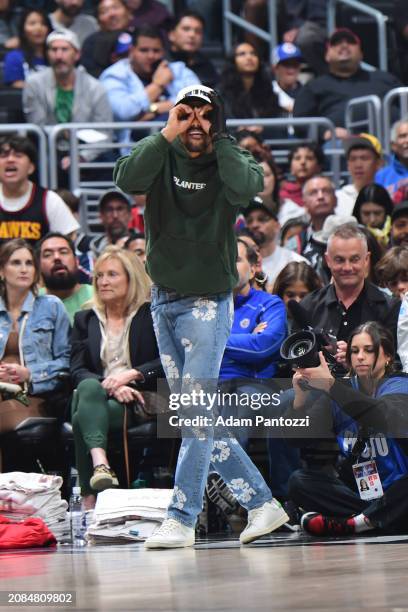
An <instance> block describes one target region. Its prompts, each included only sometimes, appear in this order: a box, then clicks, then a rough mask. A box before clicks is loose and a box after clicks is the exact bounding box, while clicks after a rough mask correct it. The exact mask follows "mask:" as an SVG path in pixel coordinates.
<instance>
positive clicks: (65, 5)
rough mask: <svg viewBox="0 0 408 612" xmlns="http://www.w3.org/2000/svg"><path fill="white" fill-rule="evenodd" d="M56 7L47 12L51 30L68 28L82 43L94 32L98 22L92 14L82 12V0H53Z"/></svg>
mask: <svg viewBox="0 0 408 612" xmlns="http://www.w3.org/2000/svg"><path fill="white" fill-rule="evenodd" d="M55 2H56V5H57V9H56V10H55V11H54V12H53V13H50V14H49V18H50V21H51V25H52V29H53V30H70V31H71V32H73V33H74V34H75V35H76V36H77V37H78V40H79V44H80V45H82V43H83V42H84V40H85V38H87V36H89V35H90V34H92V32H96V30H97V29H98V23H97V21H96V19H95V17H93V16H92V15H86V14H85V13H83V12H82V9H83V6H84V0H55Z"/></svg>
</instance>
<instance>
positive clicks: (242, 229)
mask: <svg viewBox="0 0 408 612" xmlns="http://www.w3.org/2000/svg"><path fill="white" fill-rule="evenodd" d="M235 235H236V237H237V238H240V237H241V236H248V238H251V240H253V241H254V242H255V244H257V245H258V246H259V239H257V238H255V236H254V234H253V233H252V232H251V230H250V229H248V228H247V227H240V228H239V229H238V230H237V231H236V232H235Z"/></svg>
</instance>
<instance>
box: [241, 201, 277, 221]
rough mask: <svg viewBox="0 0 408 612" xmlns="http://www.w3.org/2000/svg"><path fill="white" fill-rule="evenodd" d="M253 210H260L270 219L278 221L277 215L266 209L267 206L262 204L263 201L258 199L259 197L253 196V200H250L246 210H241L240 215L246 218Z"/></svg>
mask: <svg viewBox="0 0 408 612" xmlns="http://www.w3.org/2000/svg"><path fill="white" fill-rule="evenodd" d="M254 210H262V211H263V212H265V213H266V214H267V215H269V216H270V217H272V219H275V221H277V220H278V216H277V214H276V213H275V212H274V211H273V210H271V209H270V208H268V206H266V204H264V201H263V199H262V198H260V197H259V196H255V197H254V198H252V200H251V201H250V202H249V204H248V206H247V207H246V208H243V209H242V214H243V215H244V217H247V216H248V215H249V214H250V213H251V212H253V211H254Z"/></svg>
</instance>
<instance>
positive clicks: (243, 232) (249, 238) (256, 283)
mask: <svg viewBox="0 0 408 612" xmlns="http://www.w3.org/2000/svg"><path fill="white" fill-rule="evenodd" d="M235 233H236V236H237V238H239V239H240V240H241V241H242V242H245V244H246V245H247V246H249V247H250V248H251V249H253V250H254V251H255V253H256V263H255V264H254V268H255V275H254V277H253V279H252V280H251V287H253V288H254V289H258V291H266V285H267V282H268V275H267V274H266V273H265V272H264V271H263V270H262V255H261V251H260V248H259V245H258V243H257V242H256V241H255V238H254V236H253V234H252V232H251V231H250V230H249V229H248V228H247V227H243V228H241V229H239V230H238V231H236V232H235Z"/></svg>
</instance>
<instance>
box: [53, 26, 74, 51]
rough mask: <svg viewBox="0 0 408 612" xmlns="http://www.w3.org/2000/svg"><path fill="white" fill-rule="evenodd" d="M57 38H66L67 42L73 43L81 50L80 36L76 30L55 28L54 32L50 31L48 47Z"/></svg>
mask: <svg viewBox="0 0 408 612" xmlns="http://www.w3.org/2000/svg"><path fill="white" fill-rule="evenodd" d="M55 40H65V42H67V43H69V44H70V45H72V46H73V47H74V49H76V50H77V51H80V50H81V45H80V43H79V38H78V36H77V35H76V34H75V32H71V30H54V31H53V32H50V34H48V36H47V40H46V43H47V47H49V46H50V44H51V43H53V42H54V41H55Z"/></svg>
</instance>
